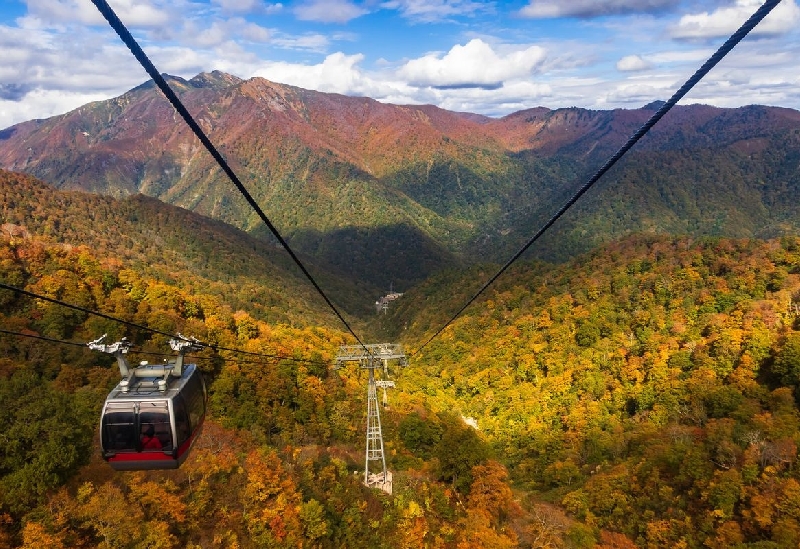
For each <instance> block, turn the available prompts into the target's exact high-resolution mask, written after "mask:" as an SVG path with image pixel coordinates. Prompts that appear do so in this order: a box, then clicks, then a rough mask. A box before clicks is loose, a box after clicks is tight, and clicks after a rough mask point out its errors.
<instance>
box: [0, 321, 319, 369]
mask: <svg viewBox="0 0 800 549" xmlns="http://www.w3.org/2000/svg"><path fill="white" fill-rule="evenodd" d="M0 334H5V335H10V336H16V337H27V338H31V339H39V340H41V341H47V342H48V343H59V344H61V345H72V346H75V347H81V348H82V349H85V350H87V351H89V350H90V349H89V347H87V346H86V343H80V342H77V341H67V340H64V339H54V338H52V337H45V336H40V335H35V334H24V333H22V332H12V331H11V330H4V329H2V328H0ZM131 353H132V354H136V355H144V356H156V357H162V358H174V357H175V355H168V354H166V353H150V352H147V351H131ZM264 356H266V357H268V358H277V359H284V360H297V359H292V358H290V357H273V356H271V355H264ZM186 357H187V358H193V359H195V360H214V357H210V356H197V355H186ZM221 358H222V360H224V361H225V362H235V363H237V364H261V363H262V362H259V361H256V360H237V359H235V358H225V357H221ZM306 362H311V361H306ZM314 364H327V363H323V362H314Z"/></svg>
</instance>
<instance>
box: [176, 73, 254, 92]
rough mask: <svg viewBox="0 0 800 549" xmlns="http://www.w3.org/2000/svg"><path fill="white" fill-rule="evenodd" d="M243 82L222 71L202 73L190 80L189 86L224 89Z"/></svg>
mask: <svg viewBox="0 0 800 549" xmlns="http://www.w3.org/2000/svg"><path fill="white" fill-rule="evenodd" d="M242 82H243V80H242V79H241V78H239V77H238V76H234V75H232V74H228V73H226V72H222V71H211V72H201V73H200V74H198V75H197V76H195V77H193V78H192V79H191V80H189V84H190V85H192V86H193V87H195V88H214V89H223V88H228V87H230V86H235V85H236V84H241V83H242Z"/></svg>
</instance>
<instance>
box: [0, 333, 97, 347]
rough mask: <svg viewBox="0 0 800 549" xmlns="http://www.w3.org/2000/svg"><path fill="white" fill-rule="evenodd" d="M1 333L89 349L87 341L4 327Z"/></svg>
mask: <svg viewBox="0 0 800 549" xmlns="http://www.w3.org/2000/svg"><path fill="white" fill-rule="evenodd" d="M0 334H6V335H12V336H18V337H29V338H31V339H40V340H42V341H48V342H50V343H60V344H62V345H74V346H76V347H83V348H84V349H86V350H87V351H88V350H89V348H88V347H87V346H86V344H85V343H77V342H75V341H64V340H63V339H53V338H52V337H44V336H40V335H35V334H23V333H22V332H12V331H10V330H3V329H2V328H0Z"/></svg>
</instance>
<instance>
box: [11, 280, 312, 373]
mask: <svg viewBox="0 0 800 549" xmlns="http://www.w3.org/2000/svg"><path fill="white" fill-rule="evenodd" d="M0 288H2V289H5V290H11V291H12V292H17V293H19V294H22V295H26V296H28V297H32V298H34V299H41V300H42V301H48V302H50V303H54V304H56V305H61V306H62V307H66V308H68V309H73V310H75V311H80V312H82V313H86V314H90V315H94V316H99V317H100V318H105V319H106V320H111V321H112V322H117V323H119V324H124V325H126V326H130V327H131V328H137V329H139V330H144V331H145V332H150V333H154V334H159V335H163V336H166V337H169V338H178V339H186V338H185V337H183V336H180V335H176V334H170V333H168V332H162V331H161V330H156V329H155V328H150V327H148V326H143V325H142V324H137V323H135V322H130V321H127V320H122V319H121V318H116V317H113V316H110V315H107V314H105V313H101V312H98V311H93V310H92V309H87V308H86V307H81V306H80V305H73V304H72V303H67V302H66V301H61V300H60V299H55V298H53V297H47V296H45V295H40V294H37V293H34V292H29V291H28V290H24V289H22V288H17V287H16V286H11V285H9V284H5V283H3V282H0ZM23 335H24V334H23ZM31 337H34V336H31ZM199 343H200V345H202V346H203V347H207V348H209V349H212V350H214V351H228V352H231V353H239V354H244V355H251V356H257V357H261V358H269V359H277V360H291V361H294V362H306V363H310V364H322V362H320V361H317V360H309V359H303V358H294V357H287V356H280V355H270V354H263V353H254V352H252V351H245V350H243V349H233V348H230V347H223V346H222V345H212V344H210V343H204V342H202V341H200V342H199Z"/></svg>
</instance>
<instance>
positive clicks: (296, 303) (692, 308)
mask: <svg viewBox="0 0 800 549" xmlns="http://www.w3.org/2000/svg"><path fill="white" fill-rule="evenodd" d="M0 189H2V196H3V205H2V207H3V225H2V231H0V282H3V283H4V284H6V285H10V286H14V287H17V288H24V289H25V290H27V291H29V292H32V293H35V294H37V295H43V296H47V297H52V298H55V299H59V300H63V301H65V302H68V303H71V304H75V305H78V306H80V307H83V308H86V309H88V310H92V311H99V312H102V313H105V314H107V315H109V316H112V317H115V318H120V319H123V320H127V321H130V322H134V323H137V324H141V325H144V326H148V327H152V328H155V329H158V330H160V331H165V332H168V333H174V332H181V333H184V334H191V335H193V336H195V337H197V338H199V339H200V340H201V341H204V342H208V343H210V344H215V345H220V346H225V347H229V348H236V349H242V350H247V351H250V352H253V353H259V354H265V355H272V356H276V357H283V358H280V359H274V360H264V359H256V358H248V357H246V356H240V355H234V354H231V353H225V352H219V353H216V352H213V351H212V350H210V349H205V350H203V351H201V352H200V353H198V354H197V355H195V356H193V360H195V361H196V362H197V363H198V364H199V366H200V368H201V369H202V371H203V372H204V375H205V377H206V380H207V383H208V385H209V392H210V399H209V415H208V418H207V420H206V423H205V425H204V427H203V433H202V436H201V438H200V440H199V442H198V444H197V445H196V447H195V449H194V450H193V452H192V455H191V457H190V458H189V460H188V461H187V462H186V463H185V464H184V465H183V466H182V467H181V468H180V469H179V470H177V471H171V472H114V471H113V470H111V469H110V468H109V467H108V465H106V464H105V463H104V462H103V461H102V459H101V458H100V454H99V450H98V435H97V421H98V418H99V413H100V407H101V405H102V402H103V399H104V398H105V395H106V394H107V392H108V391H109V390H110V388H111V387H112V386H113V385H114V384H115V383H116V381H117V379H118V377H119V376H118V372H117V370H116V367H115V366H114V363H113V359H112V358H111V357H108V356H107V355H102V354H98V353H92V352H91V351H89V350H88V349H87V348H86V347H85V346H84V345H82V343H85V342H87V341H90V340H92V339H95V338H96V337H98V335H101V334H103V333H108V334H109V337H110V338H119V337H122V336H127V337H128V338H130V339H131V340H132V341H133V342H134V344H135V345H136V348H135V351H136V353H133V354H134V356H137V357H140V358H142V359H147V358H148V357H149V356H151V355H155V356H156V357H158V356H163V355H160V353H161V354H163V353H165V352H166V350H167V347H166V338H165V337H164V336H161V335H158V334H156V335H153V334H152V333H147V332H144V331H142V330H135V329H131V328H130V327H126V326H124V325H120V324H119V323H115V322H113V321H111V320H108V319H105V318H101V317H97V316H93V315H90V314H85V313H82V312H79V311H76V310H71V309H68V308H65V307H62V306H59V305H56V304H54V303H51V302H47V301H43V300H40V299H34V298H31V297H29V296H26V295H21V294H19V293H15V292H13V291H10V290H0V329H2V330H3V332H4V333H2V334H0V420H2V425H3V432H2V435H0V448H2V452H0V546H4V547H24V548H29V549H31V548H39V547H48V548H50V549H56V548H62V547H63V548H73V547H74V548H88V547H98V546H100V547H114V548H117V547H119V548H123V547H124V548H129V547H130V548H145V547H147V548H177V547H196V548H199V547H204V548H206V547H208V548H210V547H220V548H223V547H239V548H248V547H276V548H277V547H286V548H289V547H309V548H312V547H319V548H338V547H347V548H359V547H364V548H367V547H369V548H384V547H385V548H418V547H430V548H453V549H456V548H457V549H472V548H474V549H478V548H512V547H524V548H590V547H596V548H598V549H611V548H626V549H630V548H635V547H643V548H660V547H685V548H701V547H703V548H704V547H711V548H742V549H745V548H759V549H768V548H770V549H771V548H783V547H796V546H797V545H798V543H800V468H798V463H797V447H798V443H800V431H799V430H798V429H799V428H800V415H798V404H797V402H798V397H800V393H799V392H798V387H800V238H798V237H792V236H784V237H782V238H778V239H774V240H755V239H746V240H745V239H738V240H733V239H725V238H719V237H714V238H710V237H705V238H698V237H688V236H687V237H670V236H653V235H650V236H643V235H633V236H630V237H627V238H624V239H621V240H617V241H614V242H612V243H610V244H607V245H605V246H603V247H602V248H598V249H596V250H595V251H593V252H590V253H588V254H584V255H581V256H579V257H577V258H575V259H574V260H571V261H569V262H566V263H560V264H549V263H543V262H539V261H533V260H525V261H520V262H518V263H516V264H515V265H514V266H513V267H512V269H511V271H510V272H509V273H507V274H506V275H505V276H504V277H502V278H501V279H500V280H498V282H497V283H496V284H495V285H494V286H493V287H492V288H491V289H490V290H489V291H488V292H487V293H486V294H484V296H482V297H481V298H480V300H479V301H478V302H477V303H476V304H475V305H474V306H473V307H471V308H469V309H468V310H467V311H466V312H465V313H464V314H463V315H462V316H461V317H460V318H459V319H458V320H456V321H455V322H454V323H453V324H452V325H451V326H450V327H448V328H447V330H445V331H444V333H442V334H441V336H439V337H438V338H435V339H434V340H433V341H432V342H431V343H430V344H429V345H428V346H426V347H425V348H424V350H422V351H421V352H419V353H418V354H413V355H412V358H411V360H410V364H409V366H408V367H407V368H404V369H402V370H400V369H398V370H397V371H395V372H392V376H393V379H394V380H395V382H396V388H395V389H393V390H392V391H390V392H389V396H388V402H387V406H386V407H385V408H383V409H382V412H381V413H382V420H383V431H384V438H385V443H386V455H387V461H388V466H389V469H390V470H391V471H392V472H393V473H394V491H393V494H392V495H387V494H384V493H382V492H380V491H377V490H370V489H368V488H366V487H365V486H363V484H362V482H361V480H362V478H361V476H360V474H359V472H360V471H361V470H362V469H363V451H364V444H365V443H364V427H365V423H366V417H365V410H366V380H365V377H364V373H363V372H361V371H359V370H358V369H356V368H342V369H338V370H334V369H333V363H334V358H335V356H336V352H337V349H338V347H339V346H340V345H343V344H352V343H353V341H352V337H351V336H349V334H347V333H346V332H345V331H344V330H343V329H342V327H341V325H339V324H338V323H337V322H336V319H335V318H332V316H331V315H330V313H329V312H327V311H325V310H324V307H323V306H321V305H320V304H319V303H318V300H319V298H318V297H317V296H314V295H313V294H312V293H311V292H309V291H308V290H307V289H303V281H302V280H301V279H300V278H298V277H297V275H296V274H293V273H291V269H290V267H291V266H290V265H288V264H287V263H286V262H285V260H283V259H278V258H275V259H269V260H268V261H266V263H264V262H265V260H264V257H267V258H269V257H271V256H270V255H269V254H276V253H277V252H274V248H273V249H272V250H273V251H269V250H266V249H264V248H260V247H259V246H261V245H260V244H258V242H256V241H255V240H253V239H250V237H248V236H247V235H246V234H245V233H238V232H236V231H232V229H230V228H227V227H226V226H223V225H222V224H220V223H216V222H212V221H211V220H208V219H205V218H201V217H199V216H194V217H192V216H190V215H189V214H188V213H185V212H184V211H183V210H178V209H177V208H174V207H172V206H166V205H163V204H161V203H158V202H157V201H147V200H143V199H142V198H135V199H125V200H122V201H116V200H114V199H110V198H104V197H99V196H97V195H90V194H85V193H81V192H64V191H57V190H55V189H52V188H49V187H47V186H46V185H44V184H42V183H41V182H38V181H36V180H34V179H32V178H30V177H27V176H21V175H19V174H13V173H9V172H3V173H2V175H1V176H0ZM86 212H92V213H90V214H88V215H85V214H86ZM182 212H184V213H182ZM82 214H83V215H82ZM175 216H187V217H185V218H184V219H183V220H182V223H181V225H182V226H187V224H196V225H192V227H193V229H192V230H188V231H186V232H185V233H181V232H180V231H169V232H170V234H169V235H167V234H165V233H166V232H167V231H159V230H150V231H147V230H145V228H146V227H148V226H149V227H151V228H153V227H156V226H157V222H156V221H154V220H157V219H162V220H163V219H167V220H169V219H175ZM164 227H165V228H168V227H170V224H169V222H166V224H165V225H164ZM118 232H119V233H122V234H125V235H128V240H126V239H125V238H123V237H121V236H119V238H118V234H117V233H118ZM220 242H222V243H224V244H223V245H220V244H219V243H220ZM248 249H249V250H250V251H249V252H248V251H247V250H248ZM230 250H236V251H237V253H236V254H232V255H231V256H229V257H228V256H226V255H225V254H226V253H228V252H229V251H230ZM195 251H196V252H195ZM181 252H185V253H181ZM194 253H196V255H197V258H196V259H193V254H194ZM234 256H235V257H236V258H237V260H238V263H237V262H236V261H233V260H232V259H231V257H234ZM259 257H260V258H261V259H257V258H259ZM165 258H171V260H170V261H166V262H165V261H164V259H165ZM259 261H260V262H261V263H259ZM267 264H268V266H267ZM495 269H496V266H493V265H482V264H478V265H472V266H465V267H458V268H452V269H449V270H444V271H441V272H440V273H438V274H436V275H434V276H432V277H430V278H429V279H427V280H425V281H424V282H422V283H420V284H418V285H417V286H414V287H413V288H410V289H409V290H408V291H407V292H406V293H405V294H404V296H403V298H402V299H400V300H397V301H396V302H395V303H394V304H393V305H392V307H391V308H390V310H389V311H388V312H387V314H385V315H374V312H369V308H370V307H371V305H370V303H369V302H368V301H367V303H366V305H367V307H366V309H367V311H368V312H364V310H359V309H358V307H354V308H351V309H350V310H348V311H347V315H348V318H350V319H352V321H353V322H354V325H355V326H356V328H357V330H359V331H361V332H362V333H367V334H369V337H370V338H375V339H376V340H384V339H386V340H392V341H400V342H402V343H403V344H404V345H405V346H406V347H407V348H408V349H409V350H410V351H411V352H413V351H414V350H415V349H417V348H419V346H420V345H421V344H422V343H423V342H425V340H426V339H427V337H428V336H429V335H430V334H432V333H433V331H435V330H436V329H437V328H438V327H439V326H441V324H442V323H443V322H444V321H446V320H447V319H448V318H449V315H450V314H452V312H454V309H455V307H456V306H458V305H460V304H461V303H463V302H464V301H465V300H466V299H468V298H469V297H470V296H471V295H472V293H473V292H474V291H475V290H476V288H477V287H478V285H479V284H480V283H481V282H482V281H483V280H485V279H486V277H487V276H488V275H490V274H491V273H492V272H493V271H494V270H495ZM329 284H330V285H329V286H328V287H329V288H331V290H332V292H333V293H334V294H335V295H336V296H338V298H339V299H341V300H345V301H346V298H347V296H354V295H358V294H359V292H361V291H362V290H363V288H358V287H357V286H348V284H347V283H345V282H341V281H339V282H334V281H333V280H330V281H329ZM6 332H13V335H12V334H9V333H6ZM26 336H28V337H26ZM37 338H47V340H43V339H37ZM50 340H57V341H60V342H62V343H58V342H55V341H50ZM63 342H69V343H75V344H72V345H71V344H65V343H63ZM137 353H139V354H138V355H137ZM138 359H139V358H137V360H138ZM151 360H153V359H151ZM154 360H159V359H158V358H156V359H154ZM466 418H470V422H471V423H473V424H474V425H477V428H475V427H473V426H470V425H468V424H467V423H466V422H465V419H466Z"/></svg>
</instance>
